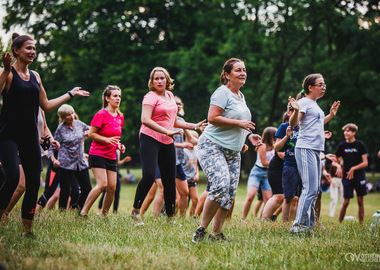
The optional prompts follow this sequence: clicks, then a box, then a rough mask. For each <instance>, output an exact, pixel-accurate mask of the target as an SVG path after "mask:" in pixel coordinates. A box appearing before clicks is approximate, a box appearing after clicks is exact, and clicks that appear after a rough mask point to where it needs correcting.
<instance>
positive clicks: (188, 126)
mask: <svg viewBox="0 0 380 270" xmlns="http://www.w3.org/2000/svg"><path fill="white" fill-rule="evenodd" d="M206 126H207V123H206V119H204V120H202V121H200V122H198V123H196V124H193V123H188V122H185V121H182V120H179V119H178V118H177V119H176V120H175V122H174V127H176V128H183V129H194V130H200V131H201V132H203V130H204V129H205V127H206Z"/></svg>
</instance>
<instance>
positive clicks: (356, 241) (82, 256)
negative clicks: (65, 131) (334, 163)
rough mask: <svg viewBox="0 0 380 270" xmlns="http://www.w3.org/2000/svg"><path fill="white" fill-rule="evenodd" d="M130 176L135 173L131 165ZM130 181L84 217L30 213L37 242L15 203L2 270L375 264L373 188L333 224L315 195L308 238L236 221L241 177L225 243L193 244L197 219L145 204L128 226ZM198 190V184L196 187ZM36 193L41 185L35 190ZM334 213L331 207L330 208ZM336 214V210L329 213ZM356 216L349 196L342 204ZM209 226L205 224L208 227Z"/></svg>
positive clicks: (377, 197) (2, 235) (0, 232)
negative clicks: (109, 209)
mask: <svg viewBox="0 0 380 270" xmlns="http://www.w3.org/2000/svg"><path fill="white" fill-rule="evenodd" d="M134 172H135V174H136V176H137V179H139V177H140V175H141V172H139V170H135V171H134ZM136 186H137V185H136V184H122V189H121V196H120V197H121V198H120V207H119V212H118V213H112V214H110V215H108V217H107V218H102V217H100V216H97V215H96V208H97V207H96V205H95V204H94V206H93V207H92V209H91V211H90V214H89V218H88V219H82V218H78V217H77V213H76V212H73V211H67V212H59V211H58V210H53V211H42V212H40V213H38V214H37V215H36V217H35V223H34V232H35V234H36V235H37V240H32V239H27V238H22V237H21V225H20V207H21V203H20V202H19V203H18V205H17V206H16V208H15V209H14V210H13V211H12V212H11V214H10V216H9V221H8V224H7V225H2V226H0V264H3V265H5V266H6V268H7V269H151V268H153V267H154V268H156V269H223V268H224V269H301V268H302V269H305V268H307V269H322V268H324V269H358V268H359V269H363V268H368V269H379V268H380V238H379V235H380V231H379V230H378V231H377V232H375V233H371V232H369V230H368V227H369V224H370V222H371V216H372V214H373V213H374V212H375V211H376V210H377V209H380V193H376V194H375V193H371V194H369V195H368V196H366V197H365V222H364V224H363V225H359V224H358V222H357V221H355V220H353V221H351V220H347V221H344V222H343V223H342V224H339V223H338V220H337V217H335V218H329V217H328V208H329V194H326V193H324V194H323V197H322V212H321V217H322V218H321V220H322V223H323V225H324V226H325V227H326V230H325V231H324V230H321V229H319V228H317V229H316V230H315V231H314V234H312V235H311V236H308V237H305V236H304V237H299V236H291V235H290V234H289V229H290V224H283V223H282V222H280V220H281V218H279V219H278V220H277V221H276V222H271V223H261V222H260V221H259V220H257V219H255V218H253V217H252V215H251V213H250V215H249V217H248V218H247V220H246V221H245V222H244V221H242V220H241V218H240V216H241V211H242V206H243V203H244V199H245V196H246V182H245V181H243V182H242V183H241V184H240V185H239V188H238V193H237V198H236V206H235V210H234V213H233V217H232V219H231V220H230V221H227V222H226V224H225V226H224V233H225V235H226V236H227V237H228V238H229V239H230V240H231V241H230V242H211V241H209V240H205V241H203V242H202V243H200V244H193V243H192V242H191V237H192V234H193V232H194V230H195V229H196V228H197V226H198V221H197V220H195V219H193V218H190V217H186V218H185V219H180V218H174V219H173V220H171V221H168V220H167V218H165V217H162V218H158V219H155V218H153V217H152V215H151V212H150V211H149V210H148V212H147V214H146V215H145V216H144V222H145V224H146V225H145V226H144V227H141V228H136V227H134V226H133V223H132V220H131V219H130V217H129V213H130V211H131V209H132V204H133V199H134V192H135V190H136ZM198 188H199V189H198V193H199V195H200V193H201V192H202V191H203V190H204V189H205V184H204V183H202V184H200V185H199V186H198ZM42 191H43V188H41V190H40V192H42ZM337 212H338V211H337ZM337 214H338V213H336V216H337ZM347 215H348V216H356V217H357V204H356V198H354V199H353V200H352V201H351V204H350V206H349V207H348V210H347ZM208 231H209V232H210V228H209V229H208Z"/></svg>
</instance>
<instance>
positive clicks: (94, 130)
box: [88, 126, 120, 145]
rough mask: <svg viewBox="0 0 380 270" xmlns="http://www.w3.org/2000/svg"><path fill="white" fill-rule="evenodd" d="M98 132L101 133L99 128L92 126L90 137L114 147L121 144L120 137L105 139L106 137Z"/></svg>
mask: <svg viewBox="0 0 380 270" xmlns="http://www.w3.org/2000/svg"><path fill="white" fill-rule="evenodd" d="M98 131H99V128H98V127H94V126H91V128H90V132H89V133H88V137H89V138H91V139H93V140H94V141H97V142H104V143H109V144H113V145H118V144H119V141H120V137H117V136H114V137H105V136H102V135H100V134H99V133H98Z"/></svg>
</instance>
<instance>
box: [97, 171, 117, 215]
mask: <svg viewBox="0 0 380 270" xmlns="http://www.w3.org/2000/svg"><path fill="white" fill-rule="evenodd" d="M116 173H117V174H116V175H117V176H116V190H115V197H114V200H113V211H114V212H117V209H118V208H119V200H120V188H121V187H120V175H119V172H118V171H116ZM105 195H106V190H103V193H102V197H100V200H99V205H98V209H102V207H103V200H104V197H105Z"/></svg>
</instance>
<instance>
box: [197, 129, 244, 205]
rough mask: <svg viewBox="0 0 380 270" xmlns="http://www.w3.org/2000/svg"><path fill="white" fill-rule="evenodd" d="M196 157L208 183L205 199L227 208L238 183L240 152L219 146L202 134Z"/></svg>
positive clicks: (230, 203) (232, 199)
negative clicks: (208, 190) (208, 188)
mask: <svg viewBox="0 0 380 270" xmlns="http://www.w3.org/2000/svg"><path fill="white" fill-rule="evenodd" d="M198 159H199V163H200V165H201V167H202V169H203V171H204V172H205V174H206V176H207V181H208V184H209V185H210V192H209V194H208V196H207V199H209V200H211V201H215V202H219V203H220V206H221V207H222V208H224V209H227V210H229V209H230V208H231V206H232V203H233V201H234V198H235V195H236V189H237V186H238V184H239V176H240V161H241V156H240V152H239V151H233V150H230V149H227V148H224V147H221V146H220V145H218V144H216V143H213V142H212V141H210V140H209V139H207V138H206V137H205V136H204V135H203V136H201V138H200V140H199V143H198Z"/></svg>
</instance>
